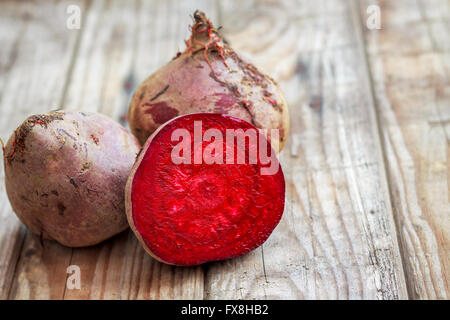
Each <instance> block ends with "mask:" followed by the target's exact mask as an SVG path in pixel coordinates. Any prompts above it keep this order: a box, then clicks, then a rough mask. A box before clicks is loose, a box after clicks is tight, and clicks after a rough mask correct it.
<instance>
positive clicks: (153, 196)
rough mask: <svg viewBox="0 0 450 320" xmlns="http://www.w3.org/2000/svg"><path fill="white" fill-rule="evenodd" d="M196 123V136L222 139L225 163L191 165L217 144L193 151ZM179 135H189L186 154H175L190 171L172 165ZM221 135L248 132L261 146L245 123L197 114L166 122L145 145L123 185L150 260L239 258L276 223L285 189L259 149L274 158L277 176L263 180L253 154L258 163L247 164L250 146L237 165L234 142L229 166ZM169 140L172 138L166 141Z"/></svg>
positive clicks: (132, 223)
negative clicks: (211, 133)
mask: <svg viewBox="0 0 450 320" xmlns="http://www.w3.org/2000/svg"><path fill="white" fill-rule="evenodd" d="M194 123H196V124H197V125H198V123H201V131H200V132H201V133H202V134H204V133H205V132H206V131H207V130H208V129H217V130H218V131H216V132H220V133H222V135H223V143H220V145H222V146H223V150H220V148H218V150H216V151H220V153H223V161H222V162H223V164H220V162H219V163H213V164H207V163H205V161H203V160H202V162H203V163H201V164H198V162H196V163H197V164H195V163H194V161H195V155H194V152H195V150H196V149H197V151H199V150H203V152H205V150H206V148H208V145H209V144H211V142H210V141H215V138H212V139H210V140H208V142H205V140H206V139H205V138H203V143H202V145H201V146H202V149H200V148H195V146H194ZM197 128H198V126H197ZM177 129H183V130H185V131H186V130H187V131H186V132H188V134H187V136H189V138H190V139H189V141H191V142H188V143H187V145H188V146H189V147H190V150H188V149H185V150H184V151H183V152H185V153H183V152H179V153H178V154H179V155H182V156H185V157H186V156H187V158H186V159H188V158H189V159H191V164H189V163H186V161H184V163H180V164H175V163H174V158H173V154H174V153H173V151H174V148H175V147H176V146H177V145H178V146H179V144H180V141H181V140H182V139H181V138H180V136H179V135H176V134H174V131H175V130H177ZM227 129H228V130H236V129H242V130H244V132H250V131H254V132H255V133H256V136H257V137H259V138H260V139H261V140H264V142H265V141H266V140H265V138H263V137H264V136H263V135H262V134H261V133H259V132H258V131H257V129H256V128H255V127H254V126H252V125H251V124H249V123H247V122H246V121H243V120H240V119H237V118H233V117H230V116H226V115H221V114H207V113H198V114H191V115H185V116H181V117H178V118H175V119H173V120H172V121H169V122H167V123H166V124H165V125H164V126H162V127H160V128H159V130H158V131H157V132H155V133H154V134H153V135H152V136H151V137H150V138H149V139H148V140H147V142H146V144H145V145H144V148H143V150H142V152H141V154H140V155H139V157H138V159H137V161H136V164H135V166H134V168H133V170H132V172H131V175H130V178H129V180H128V184H127V201H126V202H127V216H128V221H129V223H130V226H131V228H132V229H133V231H134V232H135V234H136V235H137V237H138V238H139V240H140V241H141V242H142V244H143V246H144V248H145V249H146V251H147V252H148V253H149V254H151V255H152V256H153V257H155V258H156V259H158V260H160V261H162V262H165V263H169V264H174V265H186V266H188V265H197V264H201V263H205V262H208V261H214V260H223V259H227V258H232V257H236V256H240V255H243V254H245V253H248V252H249V251H251V250H253V249H255V248H257V247H258V246H260V245H261V244H262V243H264V241H266V239H267V238H268V237H269V235H270V234H271V233H272V231H273V229H274V228H275V227H276V225H277V224H278V222H279V221H280V219H281V216H282V214H283V210H284V194H285V183H284V176H283V172H282V170H281V166H280V165H279V163H278V160H277V159H276V156H275V153H273V150H271V146H270V144H268V143H267V144H266V145H265V146H264V145H261V144H259V145H260V146H262V147H264V148H266V149H267V150H265V151H267V152H268V153H269V155H270V154H271V153H270V152H272V155H273V156H272V162H273V161H275V162H276V166H275V167H276V173H275V174H261V169H262V168H264V167H265V168H267V167H269V166H270V165H269V164H267V162H264V163H266V164H263V163H262V160H261V159H262V158H260V156H259V155H258V156H257V163H256V164H255V163H254V162H255V161H253V164H251V163H249V162H250V161H249V160H250V153H251V151H250V150H252V149H251V148H249V139H246V140H245V141H246V143H245V150H246V151H245V163H243V164H242V161H241V162H240V163H241V164H237V163H236V162H237V155H238V151H237V149H238V146H239V144H238V139H235V140H234V141H236V143H235V148H234V157H230V158H228V160H231V161H234V164H231V163H230V161H227V158H226V155H225V153H226V150H227V151H229V150H230V147H229V145H228V149H227V145H226V143H230V141H229V139H228V140H227V139H226V138H225V137H226V130H227ZM248 129H250V130H249V131H246V130H248ZM196 130H197V129H196ZM210 131H211V130H210ZM196 132H199V131H196ZM173 136H176V137H178V138H177V139H175V141H172V140H174V139H173ZM187 136H185V137H187ZM185 137H184V138H185ZM184 138H183V139H184ZM218 141H220V140H218ZM185 145H186V144H185ZM253 146H254V147H255V148H256V146H258V145H256V146H255V145H253ZM177 150H179V149H177ZM214 150H215V149H214ZM209 151H211V149H209ZM253 151H254V150H253ZM212 154H213V155H214V154H215V155H216V156H217V155H219V156H222V154H219V153H214V152H212ZM203 155H204V153H203ZM204 156H205V155H204ZM204 159H206V158H204ZM241 159H242V158H241ZM197 161H198V158H197ZM175 162H177V163H179V161H175ZM275 162H273V163H275ZM273 163H272V166H273Z"/></svg>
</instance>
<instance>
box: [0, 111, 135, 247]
mask: <svg viewBox="0 0 450 320" xmlns="http://www.w3.org/2000/svg"><path fill="white" fill-rule="evenodd" d="M139 149H140V146H139V143H138V141H137V140H136V138H135V137H134V136H133V135H132V134H131V133H130V132H128V131H127V130H126V129H125V128H124V127H122V126H121V125H119V124H118V123H116V122H115V121H114V120H112V119H111V118H108V117H106V116H104V115H101V114H96V113H89V112H76V111H55V112H49V113H46V114H37V115H33V116H30V117H29V118H27V119H26V120H25V121H24V122H23V123H22V124H21V125H20V126H19V127H18V128H17V130H15V131H14V133H13V134H12V135H11V138H10V139H9V141H8V143H7V144H6V146H5V148H4V166H5V186H6V192H7V194H8V198H9V201H10V202H11V206H12V208H13V209H14V212H15V213H16V215H17V217H18V218H19V219H20V220H21V221H22V222H23V223H24V224H25V225H26V226H27V227H28V228H29V229H30V230H31V231H32V232H33V233H35V234H37V235H39V236H40V237H41V238H43V239H51V240H55V241H58V242H59V243H61V244H63V245H65V246H69V247H84V246H90V245H94V244H97V243H99V242H101V241H103V240H105V239H108V238H110V237H112V236H113V235H115V234H117V233H119V232H122V231H123V230H125V229H126V228H127V227H128V224H127V219H126V216H125V202H124V198H125V195H124V188H125V184H126V182H127V178H128V174H129V173H130V170H131V167H132V166H133V163H134V161H135V159H136V154H137V153H138V152H139Z"/></svg>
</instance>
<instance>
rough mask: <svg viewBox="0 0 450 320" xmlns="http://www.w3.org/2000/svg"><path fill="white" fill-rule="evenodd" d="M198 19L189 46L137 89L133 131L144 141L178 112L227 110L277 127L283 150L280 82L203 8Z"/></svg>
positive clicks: (284, 111)
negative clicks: (236, 46) (247, 57)
mask: <svg viewBox="0 0 450 320" xmlns="http://www.w3.org/2000/svg"><path fill="white" fill-rule="evenodd" d="M194 22H195V24H194V25H193V27H192V35H191V38H190V39H189V40H187V41H186V45H187V48H186V50H185V51H184V52H183V53H179V54H177V56H176V57H175V58H174V59H173V60H172V61H171V62H169V63H168V64H167V65H165V66H164V67H162V68H161V69H159V70H158V71H156V72H155V73H154V74H153V75H151V76H150V77H148V78H147V79H146V80H145V81H144V82H143V83H141V85H140V86H139V87H138V89H137V90H136V92H135V94H134V96H133V99H132V101H131V103H130V108H129V113H128V118H129V124H130V128H131V131H132V132H133V134H134V135H135V136H136V137H137V138H138V140H139V142H140V143H141V144H144V143H145V141H146V140H147V138H148V137H149V136H150V135H151V134H152V133H153V132H154V131H155V130H156V129H157V128H158V127H159V126H160V125H162V124H163V123H165V122H166V121H168V120H170V119H172V118H174V117H176V116H178V115H183V114H189V113H197V112H211V113H222V114H228V115H231V116H234V117H237V118H240V119H243V120H246V121H248V122H250V123H252V124H253V125H254V126H255V127H257V128H261V129H268V130H270V129H278V130H279V140H278V138H277V141H276V144H275V143H274V141H272V147H273V148H274V149H276V151H278V147H279V150H281V149H282V148H283V146H284V144H285V142H286V138H287V136H288V133H289V112H288V108H287V104H286V101H285V98H284V96H283V93H282V92H281V90H280V88H279V87H278V85H277V83H276V82H275V81H274V80H273V79H272V78H270V77H269V76H267V75H265V74H263V73H262V72H260V71H259V70H258V69H257V68H256V67H255V66H253V65H252V64H250V63H247V62H245V61H244V60H242V59H241V58H240V57H239V56H238V55H237V54H236V53H235V52H234V51H233V49H232V48H230V47H229V46H228V45H227V44H226V43H224V41H223V39H222V38H221V36H220V35H219V34H218V33H217V30H216V29H215V28H214V27H213V26H212V24H211V22H210V21H209V20H208V19H207V18H206V17H205V15H204V14H203V13H202V12H199V11H196V12H195V13H194ZM269 139H270V136H269Z"/></svg>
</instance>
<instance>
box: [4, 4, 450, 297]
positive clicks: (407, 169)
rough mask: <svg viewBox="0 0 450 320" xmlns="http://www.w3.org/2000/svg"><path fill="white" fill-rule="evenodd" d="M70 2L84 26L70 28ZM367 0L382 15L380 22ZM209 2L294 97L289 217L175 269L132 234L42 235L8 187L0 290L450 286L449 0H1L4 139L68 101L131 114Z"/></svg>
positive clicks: (366, 290) (396, 290)
mask: <svg viewBox="0 0 450 320" xmlns="http://www.w3.org/2000/svg"><path fill="white" fill-rule="evenodd" d="M68 4H78V5H79V6H80V7H81V9H82V14H83V15H82V18H83V19H82V28H81V30H68V29H66V27H65V26H66V18H67V14H66V12H65V9H66V7H67V5H68ZM369 4H376V5H379V6H380V8H381V18H382V29H381V30H369V29H367V27H366V25H365V22H366V19H367V13H366V8H367V6H368V5H369ZM195 9H201V10H204V11H205V12H206V13H207V15H208V16H209V17H210V18H211V19H212V20H213V21H215V22H216V24H218V25H222V26H223V29H222V31H223V33H224V35H225V37H226V38H227V40H228V41H229V42H230V43H231V45H232V46H233V47H234V48H235V49H237V50H238V51H239V52H240V53H241V54H242V55H243V56H244V57H245V58H246V59H248V60H250V61H252V62H254V63H255V64H256V65H257V66H258V67H260V68H262V69H263V70H265V71H266V72H267V73H268V74H270V75H271V76H273V77H274V78H276V79H277V80H278V81H279V83H280V84H281V86H282V89H283V91H284V92H285V94H286V97H287V100H288V104H289V107H290V114H291V135H290V137H289V139H288V145H287V146H286V148H285V150H284V151H283V153H282V154H281V161H282V165H283V169H284V173H285V176H286V181H287V185H286V186H287V197H286V201H287V202H286V211H285V213H284V217H283V219H282V221H281V222H280V224H279V226H278V227H277V228H276V230H275V231H274V233H273V234H272V236H271V237H270V238H269V240H268V241H267V242H266V243H265V244H264V245H263V246H262V247H261V248H260V249H257V250H255V251H253V252H251V253H250V254H248V255H246V256H244V257H240V258H237V259H232V260H227V261H223V262H217V263H209V264H206V265H203V266H200V267H194V268H177V267H173V266H168V265H165V264H161V263H159V262H157V261H155V260H154V259H152V258H151V257H150V256H148V255H147V254H146V253H145V252H144V250H143V249H142V248H141V246H140V245H139V243H138V242H137V240H136V239H135V237H134V235H133V234H132V233H131V232H129V231H126V232H124V233H122V234H120V235H117V236H116V237H114V238H112V239H110V240H108V241H106V242H104V243H102V244H100V245H97V246H93V247H88V248H81V249H70V248H66V247H63V246H60V245H58V244H57V243H55V242H51V241H43V242H42V243H41V242H40V240H39V238H38V237H36V236H34V235H32V234H31V233H29V232H27V231H26V229H25V227H23V226H22V225H21V224H20V222H19V221H18V220H17V218H16V217H15V215H14V213H13V212H12V209H11V207H10V205H9V203H8V201H7V197H6V193H5V190H4V185H3V184H1V185H0V299H4V298H10V299H174V298H175V299H267V298H269V299H280V298H285V299H406V298H408V296H409V297H410V298H419V299H448V297H449V295H450V292H449V287H450V285H449V271H448V270H449V268H450V260H449V256H450V255H449V253H450V247H449V241H450V236H449V232H450V231H449V230H450V220H449V219H448V217H449V214H450V206H449V199H450V187H449V180H450V173H449V172H450V170H449V168H448V166H449V160H450V151H449V150H450V149H449V146H450V142H449V137H450V108H449V105H450V81H449V80H450V72H449V71H450V35H449V33H448V30H449V26H450V2H449V1H446V0H432V1H424V0H415V1H413V0H411V1H406V0H396V1H375V0H361V1H352V2H349V1H345V0H316V1H306V0H296V1H290V0H283V1H273V0H258V1H256V0H254V1H237V0H233V1H208V0H201V1H194V0H189V1H177V0H170V1H158V0H152V1H146V0H133V1H125V0H111V1H107V0H96V1H86V2H85V1H83V0H78V1H70V2H67V1H63V2H61V3H60V2H56V1H45V2H31V1H23V2H20V4H19V3H17V2H13V1H2V2H0V39H2V46H1V47H0V112H1V114H2V117H0V137H1V138H3V139H4V140H5V139H7V138H8V136H9V135H10V134H11V132H12V131H13V129H14V128H15V127H16V126H17V125H18V124H19V123H20V122H21V121H23V120H24V119H25V117H26V116H27V115H30V114H32V113H38V112H45V111H48V110H51V109H56V108H57V107H60V106H63V107H64V108H66V109H70V110H79V109H81V110H86V111H98V112H102V113H104V114H107V115H109V116H111V117H112V118H114V119H117V120H119V121H121V122H122V123H124V124H125V125H126V118H125V116H124V115H125V114H126V111H127V108H128V101H129V99H130V95H131V94H132V93H133V90H134V88H135V87H136V86H137V84H138V83H139V82H141V81H142V80H143V79H144V78H145V77H146V76H148V75H149V74H151V73H152V72H153V71H155V70H156V69H157V68H159V67H160V66H162V65H163V64H165V63H166V62H167V61H169V60H170V58H171V57H172V56H173V55H175V53H176V52H177V50H179V49H180V50H182V49H183V48H184V42H183V40H184V39H185V38H187V36H188V32H189V30H188V28H187V26H188V25H189V24H190V17H189V15H191V14H192V13H193V11H194V10H195ZM49 17H51V18H49ZM380 133H381V135H380ZM3 177H4V171H3V167H2V169H0V179H3ZM394 222H395V223H394ZM397 239H399V243H397ZM402 258H403V260H402ZM70 265H77V266H79V267H80V269H81V289H79V290H71V289H68V288H67V287H66V279H67V276H68V275H67V273H66V270H67V267H68V266H70ZM405 278H406V281H405Z"/></svg>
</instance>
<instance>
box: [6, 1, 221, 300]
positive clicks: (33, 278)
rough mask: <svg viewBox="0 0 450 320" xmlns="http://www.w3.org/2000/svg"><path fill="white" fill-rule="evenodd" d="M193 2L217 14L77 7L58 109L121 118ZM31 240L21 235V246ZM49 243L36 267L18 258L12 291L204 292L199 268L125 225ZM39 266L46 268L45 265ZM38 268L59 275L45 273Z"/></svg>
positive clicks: (121, 5)
mask: <svg viewBox="0 0 450 320" xmlns="http://www.w3.org/2000/svg"><path fill="white" fill-rule="evenodd" d="M195 9H202V10H204V11H206V12H208V14H209V15H210V16H211V17H212V18H213V19H214V18H215V16H216V7H215V3H214V2H211V1H183V2H179V1H124V0H115V1H93V2H92V3H91V4H90V6H89V7H88V8H86V10H85V12H83V17H84V22H83V33H82V36H81V38H80V40H79V44H78V46H77V48H76V52H75V58H74V63H73V66H72V70H71V73H70V74H68V77H69V79H68V85H67V87H66V91H65V95H64V96H63V98H62V101H63V106H64V108H65V109H69V110H84V111H94V112H95V111H96V112H101V113H104V114H107V115H109V116H111V117H113V118H115V119H116V120H121V121H122V122H123V123H124V121H123V120H124V118H123V115H124V114H125V113H126V112H127V110H128V100H129V98H130V94H131V93H132V92H133V90H134V87H135V86H136V85H137V84H138V83H139V82H141V81H142V80H144V79H145V77H147V76H148V75H150V74H151V73H152V72H153V71H155V70H156V69H157V68H159V67H160V66H162V65H163V64H165V63H167V62H168V61H169V60H170V59H171V58H172V56H174V55H175V54H176V52H177V50H178V49H183V48H184V39H186V38H187V36H188V33H189V29H188V25H189V24H190V23H191V18H190V15H192V13H193V12H194V11H195ZM53 245H54V246H58V245H57V244H53ZM34 246H35V245H34V242H33V241H32V240H30V241H27V242H25V245H24V248H23V250H22V252H27V251H28V250H30V248H34ZM49 250H51V251H52V253H51V252H49ZM53 250H55V248H54V247H50V246H44V247H42V248H39V249H38V256H39V258H38V259H35V260H33V261H32V262H33V264H34V265H35V266H36V267H34V268H36V269H39V270H40V272H39V273H37V272H36V273H30V272H27V268H29V265H30V262H31V261H29V260H27V259H21V260H20V261H19V266H18V270H19V272H18V274H17V275H16V277H15V279H14V290H13V295H11V298H14V299H18V298H51V299H201V298H203V271H202V267H196V268H177V267H172V266H168V265H165V264H161V263H159V262H157V261H155V260H154V259H152V258H150V257H149V256H148V255H147V254H146V253H145V251H144V250H143V249H142V247H141V246H140V244H139V243H138V241H137V240H136V238H135V236H134V235H133V234H132V233H131V232H129V231H126V232H124V233H122V234H120V235H118V236H116V237H114V238H113V239H110V240H108V241H106V242H104V243H102V244H100V245H97V246H94V247H89V248H82V249H68V248H62V247H61V246H59V248H57V249H56V252H57V254H55V252H53ZM58 250H59V252H58ZM46 265H51V266H52V269H51V270H50V269H45V266H46ZM69 265H77V266H79V267H80V271H81V289H80V290H77V289H73V290H70V289H68V288H66V277H61V276H59V274H60V273H63V274H65V273H66V269H67V267H68V266H69ZM22 270H23V271H22ZM45 270H48V271H52V273H53V274H57V275H58V277H52V278H50V275H49V274H46V273H45ZM22 273H26V277H27V278H26V281H24V280H23V278H24V277H23V276H21V275H22ZM47 280H51V281H47ZM29 286H34V287H39V288H40V289H39V295H37V294H36V292H31V293H30V290H28V287H29Z"/></svg>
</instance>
